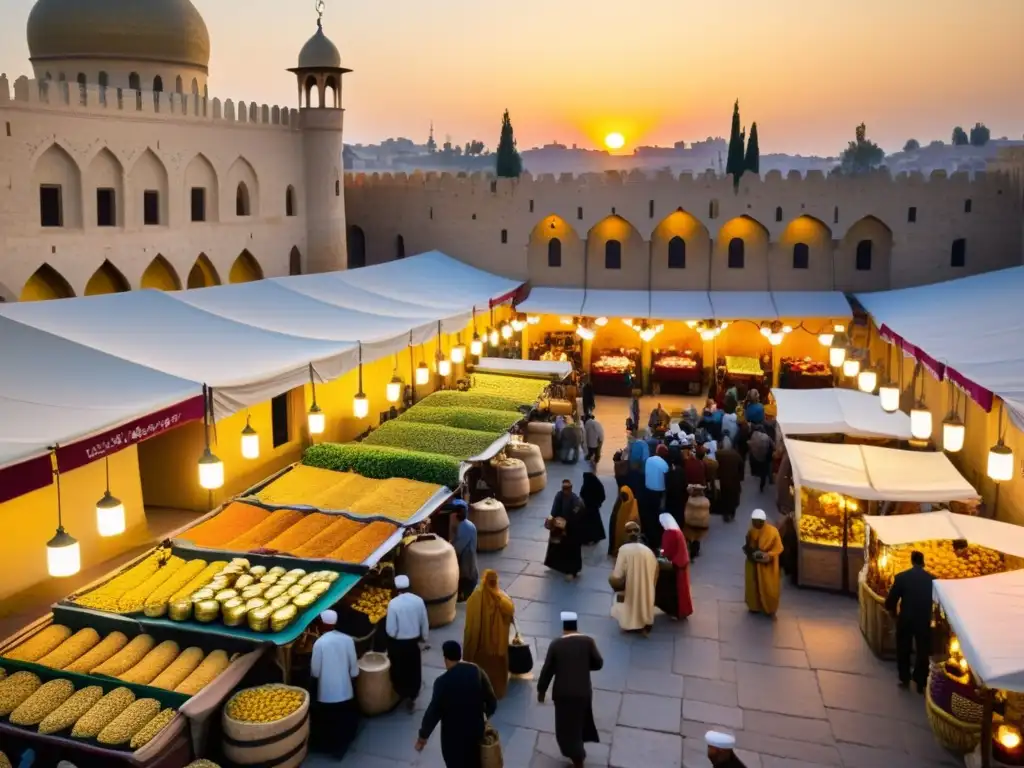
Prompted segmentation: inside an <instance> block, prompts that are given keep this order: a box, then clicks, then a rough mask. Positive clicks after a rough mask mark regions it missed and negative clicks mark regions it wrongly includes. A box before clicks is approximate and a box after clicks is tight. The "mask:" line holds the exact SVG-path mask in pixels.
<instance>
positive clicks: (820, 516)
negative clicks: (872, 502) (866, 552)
mask: <svg viewBox="0 0 1024 768" xmlns="http://www.w3.org/2000/svg"><path fill="white" fill-rule="evenodd" d="M862 509H863V508H862V505H861V502H859V501H857V500H856V499H852V498H848V497H846V496H843V495H842V494H841V493H834V492H832V491H829V492H825V493H818V492H816V491H812V490H809V489H807V488H801V489H800V524H799V530H800V539H801V541H807V542H811V543H813V544H826V545H830V546H836V547H841V546H842V545H843V525H844V521H845V526H846V530H847V534H846V537H847V541H846V543H847V547H849V548H855V547H863V546H864V520H863V518H862V517H861V514H862Z"/></svg>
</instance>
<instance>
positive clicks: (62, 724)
mask: <svg viewBox="0 0 1024 768" xmlns="http://www.w3.org/2000/svg"><path fill="white" fill-rule="evenodd" d="M102 698H103V689H102V688H100V687H99V686H98V685H90V686H89V687H87V688H83V689H82V690H80V691H75V693H74V694H72V696H71V698H70V699H68V700H67V701H65V702H64V703H63V704H61V705H60V706H59V707H57V709H55V710H54V711H53V712H51V713H50V714H48V715H47V716H46V717H44V718H43V721H42V722H41V723H40V724H39V732H40V733H43V734H47V733H60V732H61V731H66V730H67V729H68V728H70V727H71V726H73V725H74V724H75V723H77V722H78V719H79V718H80V717H81V716H82V715H84V714H85V713H86V712H88V711H89V710H90V709H92V707H93V705H94V704H95V703H96V702H97V701H99V700H100V699H102Z"/></svg>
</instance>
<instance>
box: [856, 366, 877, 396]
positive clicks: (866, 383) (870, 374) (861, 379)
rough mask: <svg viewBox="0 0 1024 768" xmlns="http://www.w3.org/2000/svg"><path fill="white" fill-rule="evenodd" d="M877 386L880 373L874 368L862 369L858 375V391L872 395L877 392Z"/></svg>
mask: <svg viewBox="0 0 1024 768" xmlns="http://www.w3.org/2000/svg"><path fill="white" fill-rule="evenodd" d="M876 386H878V371H876V370H875V369H874V368H863V369H861V372H860V373H858V374H857V389H859V390H860V391H861V392H867V393H868V394H869V395H870V394H871V393H872V392H874V391H875V387H876Z"/></svg>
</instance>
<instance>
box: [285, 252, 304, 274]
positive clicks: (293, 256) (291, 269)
mask: <svg viewBox="0 0 1024 768" xmlns="http://www.w3.org/2000/svg"><path fill="white" fill-rule="evenodd" d="M288 274H289V275H301V274H302V254H301V253H300V252H299V248H298V246H295V245H293V246H292V250H291V253H289V254H288Z"/></svg>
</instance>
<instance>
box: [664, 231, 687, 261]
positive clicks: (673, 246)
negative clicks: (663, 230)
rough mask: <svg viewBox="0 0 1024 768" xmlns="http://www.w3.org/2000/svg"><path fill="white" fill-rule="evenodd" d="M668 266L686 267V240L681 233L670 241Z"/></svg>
mask: <svg viewBox="0 0 1024 768" xmlns="http://www.w3.org/2000/svg"><path fill="white" fill-rule="evenodd" d="M668 268H669V269H686V241H685V240H683V238H681V237H679V235H676V236H675V237H673V238H672V239H671V240H669V241H668Z"/></svg>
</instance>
